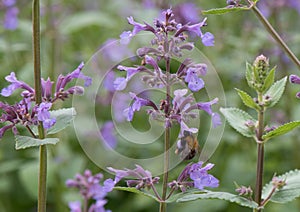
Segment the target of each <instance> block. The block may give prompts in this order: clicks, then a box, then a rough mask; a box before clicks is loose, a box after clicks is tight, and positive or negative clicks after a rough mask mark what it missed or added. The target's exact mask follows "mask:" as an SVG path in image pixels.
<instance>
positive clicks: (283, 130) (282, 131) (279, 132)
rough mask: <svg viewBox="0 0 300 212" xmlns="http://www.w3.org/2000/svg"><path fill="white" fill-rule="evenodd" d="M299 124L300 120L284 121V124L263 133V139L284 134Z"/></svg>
mask: <svg viewBox="0 0 300 212" xmlns="http://www.w3.org/2000/svg"><path fill="white" fill-rule="evenodd" d="M299 126H300V121H293V122H289V123H286V124H284V125H281V126H279V127H277V128H276V129H275V130H272V131H270V132H268V133H267V134H265V135H263V137H262V138H263V139H264V140H268V139H270V138H273V137H277V136H280V135H284V134H286V133H288V132H290V131H291V130H293V129H294V128H296V127H299Z"/></svg>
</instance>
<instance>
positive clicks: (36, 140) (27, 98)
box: [0, 0, 92, 212]
mask: <svg viewBox="0 0 300 212" xmlns="http://www.w3.org/2000/svg"><path fill="white" fill-rule="evenodd" d="M2 3H3V4H4V5H5V6H7V8H8V11H7V14H6V20H5V21H6V22H5V26H6V27H7V28H9V29H14V28H15V27H16V25H17V18H16V15H17V14H18V9H17V8H16V7H14V5H15V1H14V0H3V1H2ZM11 10H13V11H11ZM32 11H33V15H32V25H33V64H34V67H33V71H34V87H31V86H30V85H29V84H27V83H26V82H23V81H21V80H19V79H17V77H16V74H15V73H14V72H11V73H10V74H9V75H8V76H6V77H5V80H6V81H7V82H9V83H10V84H9V85H8V86H7V87H4V88H3V89H2V90H1V93H0V95H1V96H3V97H10V96H11V95H12V94H13V93H14V92H15V91H17V90H22V92H21V93H20V96H21V98H20V100H19V101H18V102H15V103H7V102H0V109H1V112H2V113H1V117H0V122H1V124H3V126H2V127H1V128H0V138H3V135H4V133H6V132H7V131H8V130H10V129H11V130H12V132H13V134H14V135H15V141H16V146H15V147H16V149H17V150H19V149H25V148H29V147H39V150H40V154H39V159H40V166H39V177H38V205H37V210H38V211H39V212H44V211H46V202H47V200H46V193H47V190H46V185H47V145H49V144H52V145H53V144H56V143H57V142H58V141H59V139H58V138H55V137H48V135H50V134H55V133H57V132H59V131H61V130H62V129H64V128H65V127H66V126H68V124H70V123H71V121H72V120H73V119H74V116H75V114H76V112H75V109H74V108H63V109H59V110H51V108H52V107H53V104H55V102H57V101H58V100H62V101H64V100H66V99H68V98H69V97H70V96H72V95H82V94H83V93H84V88H83V87H82V86H78V85H75V86H70V82H71V81H74V79H83V80H84V81H85V83H84V86H89V85H91V82H92V79H91V78H90V77H88V76H85V75H84V74H83V73H82V68H83V67H84V64H83V63H81V64H80V65H79V66H78V68H76V69H75V70H74V71H73V72H71V73H69V74H67V75H62V74H61V75H59V76H58V78H57V80H56V84H55V88H54V87H53V85H54V82H52V81H51V79H50V78H47V80H44V79H43V78H42V77H41V60H40V56H41V55H40V4H39V0H33V7H32ZM53 91H54V92H53ZM19 126H23V127H25V128H26V129H27V131H28V132H29V135H18V134H19V130H18V127H19Z"/></svg>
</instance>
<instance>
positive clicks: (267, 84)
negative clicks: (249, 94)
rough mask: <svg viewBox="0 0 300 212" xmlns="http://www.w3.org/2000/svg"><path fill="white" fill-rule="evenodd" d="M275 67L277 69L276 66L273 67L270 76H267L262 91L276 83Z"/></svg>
mask: <svg viewBox="0 0 300 212" xmlns="http://www.w3.org/2000/svg"><path fill="white" fill-rule="evenodd" d="M275 69H276V67H274V68H272V69H271V71H270V72H269V74H268V76H267V77H266V79H265V82H264V86H263V87H262V92H265V91H266V90H267V89H269V88H270V87H271V85H272V84H273V83H274V79H275Z"/></svg>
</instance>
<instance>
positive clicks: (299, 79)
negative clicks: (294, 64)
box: [290, 74, 300, 84]
mask: <svg viewBox="0 0 300 212" xmlns="http://www.w3.org/2000/svg"><path fill="white" fill-rule="evenodd" d="M290 83H294V84H300V77H298V76H297V75H294V74H292V75H290Z"/></svg>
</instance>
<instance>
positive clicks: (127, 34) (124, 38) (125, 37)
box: [120, 31, 134, 45]
mask: <svg viewBox="0 0 300 212" xmlns="http://www.w3.org/2000/svg"><path fill="white" fill-rule="evenodd" d="M133 36H134V35H133V33H132V32H131V31H124V32H122V34H121V35H120V39H121V40H120V43H121V44H123V45H127V44H129V43H130V41H131V38H132V37H133Z"/></svg>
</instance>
